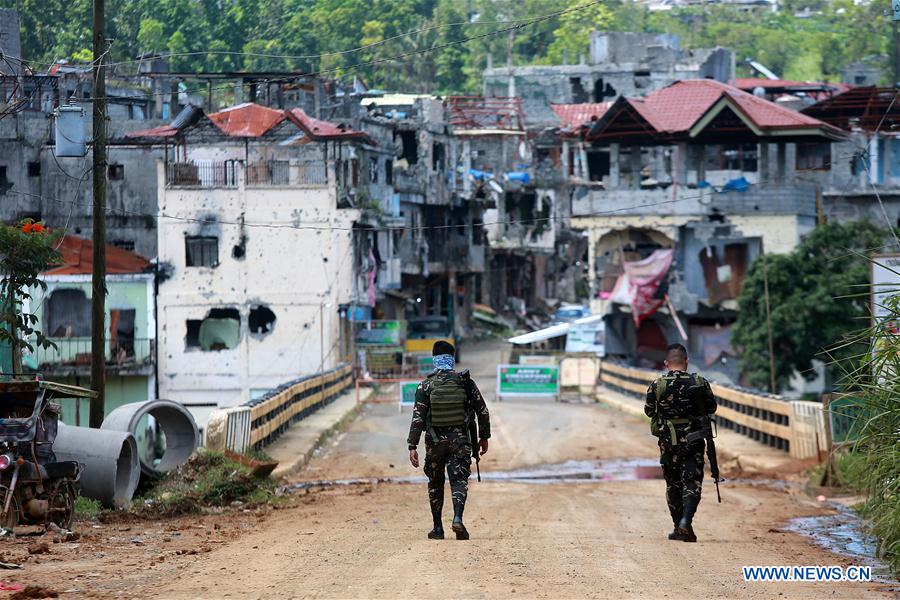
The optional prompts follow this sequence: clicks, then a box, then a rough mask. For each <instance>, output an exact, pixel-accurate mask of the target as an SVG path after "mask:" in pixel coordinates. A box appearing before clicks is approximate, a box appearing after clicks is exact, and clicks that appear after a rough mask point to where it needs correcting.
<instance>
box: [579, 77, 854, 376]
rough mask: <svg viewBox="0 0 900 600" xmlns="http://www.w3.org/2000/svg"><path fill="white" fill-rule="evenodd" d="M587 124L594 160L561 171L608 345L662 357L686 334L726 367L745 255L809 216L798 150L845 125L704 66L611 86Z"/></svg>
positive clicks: (783, 244)
mask: <svg viewBox="0 0 900 600" xmlns="http://www.w3.org/2000/svg"><path fill="white" fill-rule="evenodd" d="M583 131H584V141H585V143H586V144H587V146H588V148H587V152H588V153H599V154H600V155H602V156H603V159H602V160H596V159H595V160H594V163H595V164H601V165H603V168H602V170H601V171H600V172H599V173H595V174H594V175H593V176H591V179H592V181H585V180H584V179H583V175H584V171H583V168H582V170H578V169H579V168H577V167H576V172H577V173H579V174H581V175H582V177H576V176H572V177H571V178H570V181H571V185H572V188H573V198H572V215H573V216H572V226H573V227H574V228H577V229H582V230H583V231H584V232H585V233H586V235H587V238H588V264H589V270H588V282H589V288H590V297H591V306H592V309H593V312H595V313H601V314H605V315H606V322H607V328H606V331H607V338H606V351H607V353H608V354H612V355H620V356H626V357H636V356H641V357H644V359H645V360H648V361H649V362H650V363H659V362H660V361H661V358H662V355H663V351H664V349H665V345H666V341H667V340H672V339H678V338H681V339H682V340H684V341H685V344H686V345H687V346H688V348H689V350H690V351H691V354H692V355H693V356H694V357H695V359H697V358H699V359H700V360H699V361H698V362H701V361H702V362H703V363H704V364H705V365H706V368H718V369H720V370H721V371H722V374H723V375H724V376H726V377H735V376H736V374H737V370H736V369H735V368H734V365H733V361H732V364H730V365H729V364H725V363H728V360H727V359H728V357H729V356H732V355H733V354H734V351H733V349H732V348H731V346H730V334H729V329H730V326H731V324H732V323H733V322H734V320H735V317H736V309H737V305H736V299H737V297H738V295H739V294H740V290H741V282H742V280H743V278H744V276H745V275H746V273H747V269H748V267H749V265H750V263H752V262H753V261H754V260H755V259H756V258H758V257H759V256H760V255H761V254H762V253H764V252H769V253H784V252H789V251H790V250H792V249H793V248H794V247H795V246H796V245H797V243H798V242H799V241H800V239H801V238H802V236H803V235H804V234H806V233H807V232H808V231H810V230H812V229H813V228H814V227H815V226H816V223H817V221H818V213H817V201H816V199H817V193H816V185H814V184H813V183H810V182H808V181H804V179H803V178H802V176H800V174H798V172H797V169H796V168H795V163H794V157H795V156H796V153H797V152H798V151H800V152H802V151H803V149H804V148H805V147H807V146H810V145H821V144H825V145H828V144H830V143H832V142H841V141H843V140H845V139H846V137H847V135H846V133H845V132H843V131H842V130H840V129H838V128H836V127H834V126H832V125H829V124H827V123H825V122H823V121H820V120H818V119H815V118H813V117H810V116H807V115H804V114H801V113H797V112H794V111H791V110H789V109H786V108H784V107H781V106H779V105H778V104H776V103H773V102H769V101H768V100H765V99H762V98H759V97H756V96H753V95H752V94H748V93H746V92H743V91H741V90H738V89H737V88H734V87H731V86H728V85H725V84H722V83H719V82H716V81H711V80H687V81H679V82H676V83H674V84H672V85H670V86H668V87H666V88H663V89H661V90H658V91H656V92H652V93H650V94H648V95H647V96H645V97H640V98H630V97H620V98H619V99H618V100H616V101H615V102H614V103H613V104H612V105H611V106H610V107H609V108H608V109H607V110H605V112H603V114H602V115H601V116H599V118H596V119H595V120H594V121H592V122H591V123H590V124H589V125H588V126H587V127H585V128H584V129H583ZM798 149H799V150H798ZM588 162H590V160H589V161H588ZM723 357H724V358H725V361H724V363H723V362H721V359H722V358H723ZM717 363H719V364H718V366H717Z"/></svg>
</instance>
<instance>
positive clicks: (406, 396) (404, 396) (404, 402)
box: [398, 381, 419, 412]
mask: <svg viewBox="0 0 900 600" xmlns="http://www.w3.org/2000/svg"><path fill="white" fill-rule="evenodd" d="M398 387H399V388H400V407H399V408H400V412H403V407H404V406H414V405H415V403H416V388H417V387H419V382H418V381H401V382H400V383H399V385H398Z"/></svg>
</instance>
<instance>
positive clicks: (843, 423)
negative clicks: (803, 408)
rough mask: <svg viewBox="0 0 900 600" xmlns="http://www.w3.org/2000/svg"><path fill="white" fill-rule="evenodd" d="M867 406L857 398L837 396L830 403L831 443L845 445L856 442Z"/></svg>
mask: <svg viewBox="0 0 900 600" xmlns="http://www.w3.org/2000/svg"><path fill="white" fill-rule="evenodd" d="M864 414H865V404H864V403H863V400H862V399H861V398H857V397H855V396H850V395H847V396H836V397H834V398H832V399H831V401H830V402H829V403H828V419H829V422H830V424H831V442H832V443H833V444H843V443H847V442H855V441H856V438H857V436H858V435H859V428H860V426H861V424H862V422H863V419H864Z"/></svg>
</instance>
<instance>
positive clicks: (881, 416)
mask: <svg viewBox="0 0 900 600" xmlns="http://www.w3.org/2000/svg"><path fill="white" fill-rule="evenodd" d="M896 274H897V275H898V276H900V273H896ZM880 291H882V292H883V291H885V290H880ZM883 306H884V308H885V309H886V311H887V317H886V318H884V319H883V320H881V322H879V323H876V324H874V325H873V326H872V327H870V328H866V329H865V330H863V331H861V332H860V333H859V334H857V335H855V336H853V337H852V338H849V339H848V340H847V341H846V342H845V344H844V346H845V347H846V346H847V345H850V346H853V347H862V352H861V353H859V354H858V355H857V356H856V358H857V361H856V364H857V365H858V366H857V367H856V368H853V369H847V370H845V371H844V377H843V379H842V381H841V384H842V387H843V389H844V390H845V391H846V392H847V393H848V394H852V396H853V397H854V398H856V399H857V400H856V404H857V406H858V408H856V409H855V412H856V414H857V415H858V416H857V421H856V428H855V431H856V432H857V433H856V436H855V437H856V441H855V443H854V445H853V447H852V449H851V453H850V455H849V456H848V457H846V458H845V459H844V461H845V462H844V464H842V465H841V468H840V469H839V473H840V474H841V475H842V476H843V478H844V479H845V483H846V484H847V485H849V486H850V487H853V488H856V489H858V490H861V491H863V492H864V493H865V494H866V497H867V501H866V503H865V504H864V505H863V506H862V507H861V510H860V512H861V513H862V515H863V516H865V517H867V518H868V519H869V521H870V522H871V524H872V532H873V534H874V535H875V536H876V537H877V538H878V553H879V555H880V556H881V557H882V558H884V559H885V561H886V562H887V563H888V564H889V565H890V566H891V568H892V569H893V570H894V572H895V573H900V402H898V398H900V335H898V332H897V325H898V323H900V290H890V295H889V297H888V299H887V301H886V302H885V303H884V305H883ZM845 364H847V363H845Z"/></svg>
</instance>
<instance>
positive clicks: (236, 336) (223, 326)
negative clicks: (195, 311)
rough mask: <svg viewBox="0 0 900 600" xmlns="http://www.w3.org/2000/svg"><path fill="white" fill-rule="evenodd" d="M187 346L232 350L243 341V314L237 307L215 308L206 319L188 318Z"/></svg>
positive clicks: (209, 349)
mask: <svg viewBox="0 0 900 600" xmlns="http://www.w3.org/2000/svg"><path fill="white" fill-rule="evenodd" d="M186 328H187V332H186V335H185V340H184V341H185V347H186V348H200V349H201V350H203V351H206V352H215V351H218V350H230V349H232V348H236V347H237V346H238V344H240V342H241V314H240V313H239V312H238V309H236V308H213V309H212V310H210V311H209V314H207V315H206V318H205V319H188V320H187V322H186Z"/></svg>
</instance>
